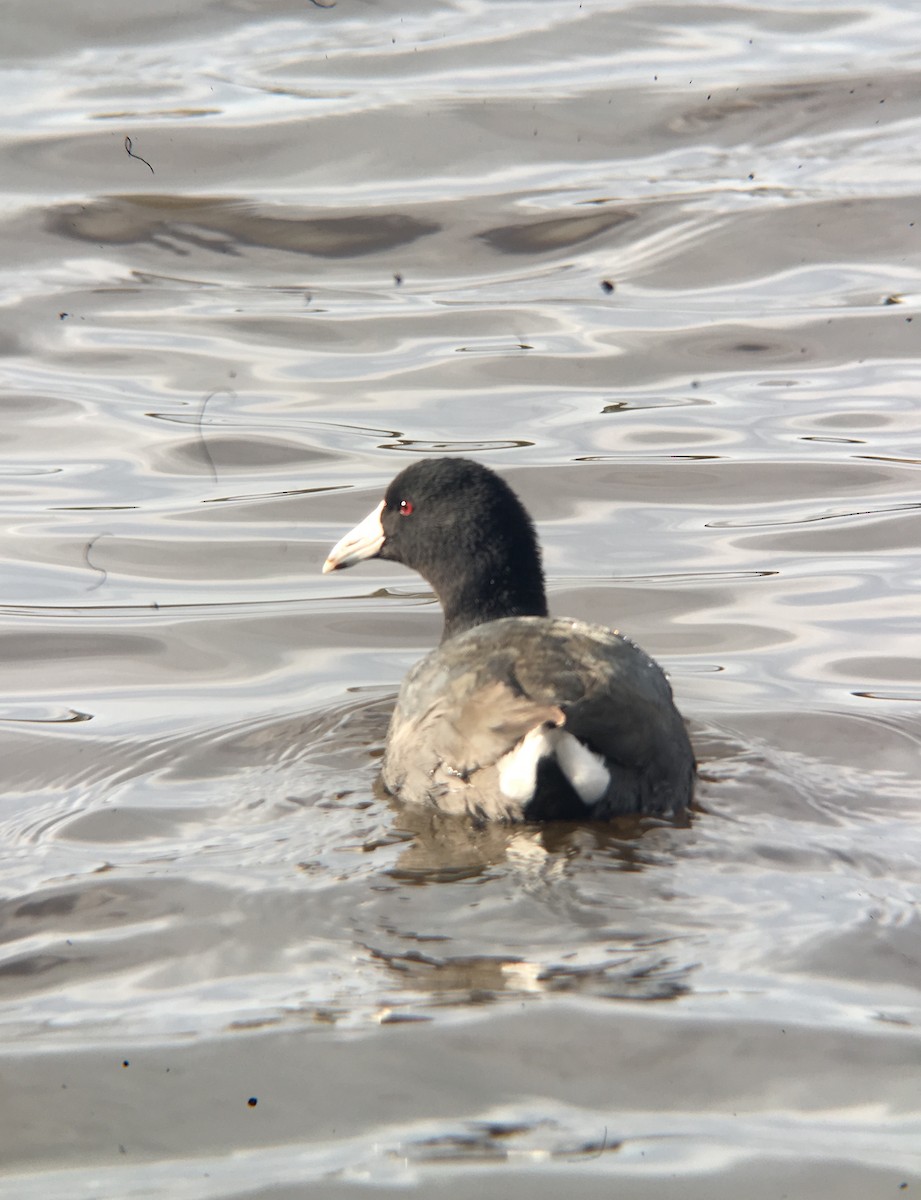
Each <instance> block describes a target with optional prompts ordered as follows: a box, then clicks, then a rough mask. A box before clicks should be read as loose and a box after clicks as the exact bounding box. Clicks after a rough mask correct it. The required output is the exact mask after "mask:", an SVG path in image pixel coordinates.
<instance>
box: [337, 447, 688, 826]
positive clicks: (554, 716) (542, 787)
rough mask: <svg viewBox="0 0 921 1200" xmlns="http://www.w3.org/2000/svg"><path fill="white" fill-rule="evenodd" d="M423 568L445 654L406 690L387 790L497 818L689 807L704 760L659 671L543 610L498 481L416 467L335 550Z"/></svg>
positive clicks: (472, 468)
mask: <svg viewBox="0 0 921 1200" xmlns="http://www.w3.org/2000/svg"><path fill="white" fill-rule="evenodd" d="M364 558H383V559H387V560H389V561H392V562H399V563H403V564H404V566H407V567H411V568H412V569H413V570H415V571H418V572H419V574H420V575H422V576H423V578H424V579H426V580H427V581H428V583H429V584H430V585H431V586H432V588H433V590H434V591H435V594H436V595H437V597H438V599H439V600H440V601H441V606H442V608H443V610H444V617H445V626H444V634H443V637H442V640H441V644H440V645H439V646H438V648H437V649H435V650H433V651H432V652H431V653H430V654H428V655H427V656H426V657H425V658H423V659H422V660H421V662H419V663H417V664H416V666H415V667H414V668H413V669H412V670H411V671H410V672H409V674H408V675H407V676H406V678H405V680H404V681H403V686H402V687H401V689H400V695H399V698H398V700H397V704H396V708H395V710H394V713H393V717H392V718H391V721H390V729H389V732H388V735H387V749H386V752H385V755H384V765H383V780H384V784H385V786H386V787H387V789H388V790H389V791H390V792H392V793H393V794H394V795H396V796H398V797H400V798H401V799H403V800H407V801H411V802H413V803H415V804H433V805H435V806H436V807H437V808H439V809H442V810H443V811H445V812H455V813H470V814H472V815H474V816H477V817H481V818H483V817H485V818H494V819H498V820H513V821H515V820H518V821H520V820H525V821H539V820H552V819H567V820H570V819H576V820H579V819H586V818H588V819H601V820H606V819H608V818H611V817H616V816H621V815H623V814H627V813H658V814H661V815H668V814H674V813H678V812H680V811H681V810H682V809H683V808H684V807H685V806H686V805H687V804H688V803H689V802H690V799H691V795H692V792H693V787H694V756H693V753H692V751H691V744H690V741H689V740H688V735H687V731H686V730H685V727H684V722H683V721H682V719H681V716H680V714H679V712H678V710H677V709H676V708H675V705H674V702H673V701H672V693H671V688H670V687H669V685H668V681H667V679H666V678H665V675H664V673H663V672H662V669H661V668H660V667H659V666H658V665H657V664H656V663H655V662H653V660H652V659H651V658H649V657H648V656H647V655H646V654H644V653H643V651H642V650H640V649H639V647H638V646H635V645H634V644H633V643H632V642H630V641H628V640H627V639H626V638H625V637H623V636H622V635H621V634H619V633H613V632H612V631H611V630H609V629H605V628H603V627H602V626H600V625H589V624H586V623H585V622H584V621H575V620H569V619H563V618H556V619H554V618H552V617H550V616H548V615H547V601H546V596H545V593H544V575H543V570H542V568H541V559H540V549H539V546H538V543H537V536H536V534H535V531H534V526H533V524H532V523H531V519H530V517H529V516H528V514H527V512H526V511H525V509H524V507H523V505H522V504H521V501H520V500H519V499H518V497H517V496H516V495H515V493H514V492H513V491H512V489H511V488H510V487H509V486H508V484H507V483H505V481H504V480H502V479H500V477H499V476H498V475H496V474H495V473H494V472H492V471H490V470H489V469H488V468H487V467H484V466H481V465H480V464H479V463H475V462H471V461H470V460H469V459H463V458H429V459H421V460H419V461H418V462H415V463H413V464H412V465H411V466H409V467H407V468H406V470H405V471H402V472H401V473H400V474H399V475H398V476H397V477H396V479H394V481H393V482H392V483H391V484H390V486H389V487H388V488H387V493H386V495H385V496H384V499H383V500H382V501H381V503H380V504H379V505H378V506H377V507H376V508H375V509H374V511H373V512H371V513H369V514H368V516H367V517H366V518H365V519H364V520H363V521H362V522H361V523H360V524H359V525H356V526H355V528H354V529H353V530H352V531H351V533H347V534H346V535H345V537H344V538H342V540H341V541H340V542H337V544H336V545H335V546H334V547H333V549H332V550H331V551H330V553H329V557H328V558H327V560H326V562H325V563H324V565H323V571H324V573H325V572H327V571H336V570H339V569H341V568H342V567H350V566H352V565H353V564H354V563H357V562H360V561H361V560H362V559H364Z"/></svg>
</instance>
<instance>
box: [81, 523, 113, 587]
mask: <svg viewBox="0 0 921 1200" xmlns="http://www.w3.org/2000/svg"><path fill="white" fill-rule="evenodd" d="M111 536H112V535H111V533H108V532H103V533H97V534H96V536H95V537H94V538H92V539H91V540H90V541H88V542H87V543H86V546H85V547H84V548H83V561H84V562H85V563H86V565H87V566H88V567H89V569H90V570H91V571H98V572H99V574H100V575H101V576H102V578H101V579H97V580H96V582H95V583H91V584H90V585H89V586H88V587H87V589H86V590H87V591H88V592H95V590H96V589H97V588H101V587H102V585H103V584H104V583H105V581H106V580H107V579H108V578H109V572H108V571H107V570H106V569H105V567H97V566H96V564H95V563H94V562H93V561H92V560H91V559H90V551H91V550H92V549H93V547H94V546H95V545H96V543H97V542H98V541H99V539H100V538H104V537H111Z"/></svg>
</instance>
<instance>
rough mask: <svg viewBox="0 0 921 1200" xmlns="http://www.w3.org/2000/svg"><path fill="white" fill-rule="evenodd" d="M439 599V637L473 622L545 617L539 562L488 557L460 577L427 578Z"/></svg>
mask: <svg viewBox="0 0 921 1200" xmlns="http://www.w3.org/2000/svg"><path fill="white" fill-rule="evenodd" d="M429 582H430V583H431V584H432V587H433V588H434V590H435V593H436V595H437V596H438V599H439V600H440V601H441V606H442V609H443V610H444V617H445V624H444V632H443V633H442V637H441V640H442V641H447V639H448V638H452V637H456V636H457V635H458V634H459V633H463V632H464V631H465V630H467V629H472V628H473V626H474V625H483V624H485V623H486V622H487V621H499V620H501V619H502V618H503V617H546V616H547V597H546V594H545V592H544V574H543V571H542V570H541V567H540V562H539V561H537V562H533V563H528V562H526V561H525V562H522V561H521V560H520V557H519V556H516V558H512V559H507V558H502V557H501V556H492V557H491V559H490V558H487V559H484V560H483V561H481V562H480V563H478V564H477V566H476V568H475V569H474V570H472V571H469V572H468V573H467V574H466V575H465V578H463V579H457V578H455V579H442V580H438V581H435V580H429Z"/></svg>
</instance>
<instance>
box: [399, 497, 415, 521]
mask: <svg viewBox="0 0 921 1200" xmlns="http://www.w3.org/2000/svg"><path fill="white" fill-rule="evenodd" d="M412 513H413V502H412V500H401V501H400V516H401V517H411V516H412Z"/></svg>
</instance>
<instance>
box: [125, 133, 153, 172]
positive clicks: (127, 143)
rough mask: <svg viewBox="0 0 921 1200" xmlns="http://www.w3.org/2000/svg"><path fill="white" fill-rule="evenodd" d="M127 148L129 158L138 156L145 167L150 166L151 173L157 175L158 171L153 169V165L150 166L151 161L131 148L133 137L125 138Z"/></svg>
mask: <svg viewBox="0 0 921 1200" xmlns="http://www.w3.org/2000/svg"><path fill="white" fill-rule="evenodd" d="M125 149H126V150H127V151H128V157H129V158H136V159H137V160H138V162H142V163H143V164H144V166H145V167H150V173H151V175H156V171H155V170H154V169H153V167H151V166H150V163H149V162H148V161H147V159H146V158H141V156H140V154H135V153H134V151H133V150H132V149H131V138H130V137H126V138H125Z"/></svg>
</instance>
